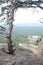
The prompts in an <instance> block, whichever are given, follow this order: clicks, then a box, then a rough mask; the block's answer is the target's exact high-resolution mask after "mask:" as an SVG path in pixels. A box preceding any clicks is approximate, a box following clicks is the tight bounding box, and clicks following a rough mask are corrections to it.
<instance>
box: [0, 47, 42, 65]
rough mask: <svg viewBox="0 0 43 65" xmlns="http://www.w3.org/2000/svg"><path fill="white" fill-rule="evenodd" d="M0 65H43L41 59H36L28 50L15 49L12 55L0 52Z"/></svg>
mask: <svg viewBox="0 0 43 65" xmlns="http://www.w3.org/2000/svg"><path fill="white" fill-rule="evenodd" d="M0 65H43V57H42V58H40V57H37V56H35V55H34V54H33V53H32V52H30V51H29V50H23V49H19V48H17V49H16V50H15V52H14V55H8V54H6V53H5V52H3V51H1V50H0Z"/></svg>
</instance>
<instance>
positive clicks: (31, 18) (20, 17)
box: [14, 8, 43, 24]
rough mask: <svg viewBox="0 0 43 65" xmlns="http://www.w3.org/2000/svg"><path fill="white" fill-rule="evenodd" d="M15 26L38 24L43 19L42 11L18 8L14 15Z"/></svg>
mask: <svg viewBox="0 0 43 65" xmlns="http://www.w3.org/2000/svg"><path fill="white" fill-rule="evenodd" d="M14 18H15V22H14V23H15V24H27V23H39V20H40V18H43V10H41V9H40V8H37V9H32V8H24V9H23V8H19V9H18V10H17V11H16V13H15V17H14Z"/></svg>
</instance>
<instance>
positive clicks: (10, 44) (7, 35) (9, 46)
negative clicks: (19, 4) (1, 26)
mask: <svg viewBox="0 0 43 65" xmlns="http://www.w3.org/2000/svg"><path fill="white" fill-rule="evenodd" d="M14 6H15V4H14V1H13V0H11V8H10V21H9V27H8V31H7V34H6V37H7V44H8V51H9V53H11V54H12V53H13V52H14V51H13V47H12V40H11V33H12V28H13V21H14Z"/></svg>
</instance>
